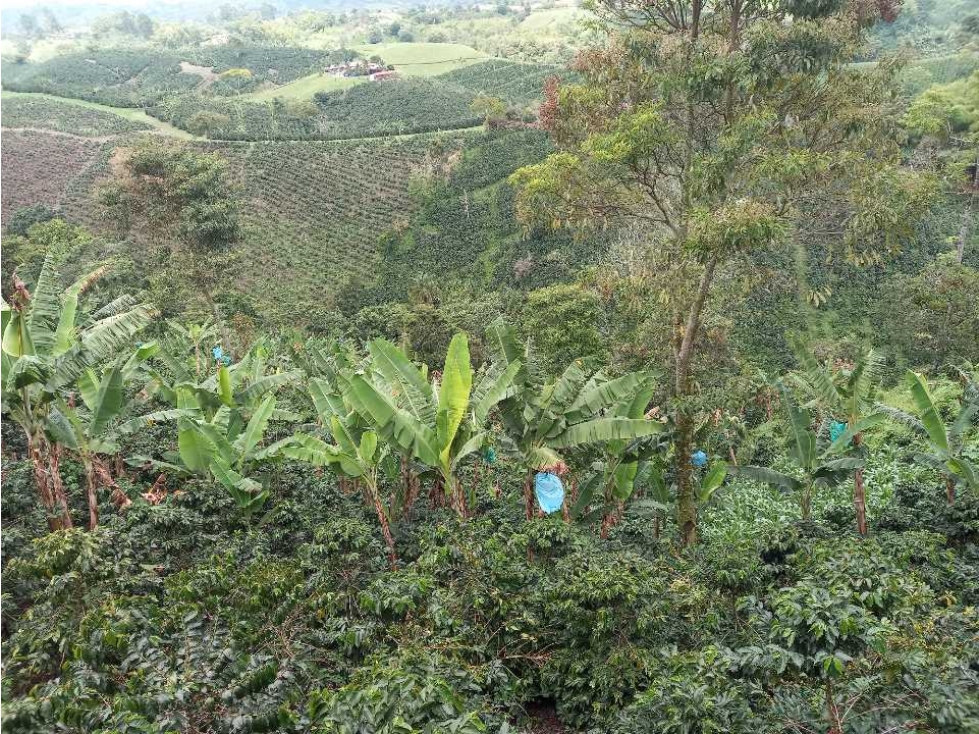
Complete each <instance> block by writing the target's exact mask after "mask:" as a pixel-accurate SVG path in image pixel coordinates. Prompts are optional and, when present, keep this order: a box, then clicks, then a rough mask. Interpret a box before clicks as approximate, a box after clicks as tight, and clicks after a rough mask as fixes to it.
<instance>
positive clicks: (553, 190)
mask: <svg viewBox="0 0 979 734" xmlns="http://www.w3.org/2000/svg"><path fill="white" fill-rule="evenodd" d="M591 7H592V9H593V10H594V11H595V13H596V15H597V17H598V21H599V25H600V26H601V27H602V28H603V29H604V31H605V33H606V37H607V43H606V44H605V45H604V46H603V47H600V48H594V49H591V50H589V51H586V52H585V53H583V54H582V55H581V56H580V58H579V61H578V67H579V71H580V72H581V75H582V77H583V79H584V83H581V84H576V85H571V86H563V87H561V86H558V85H556V84H550V85H548V94H547V95H546V97H545V102H544V104H543V105H542V107H541V110H540V117H541V122H542V124H543V125H544V126H545V127H546V128H547V129H548V130H549V131H550V133H551V135H552V138H553V139H554V142H555V144H556V146H557V148H558V150H557V151H556V152H555V153H553V154H552V155H550V156H549V157H548V158H547V159H545V160H544V161H543V162H541V163H539V164H537V165H533V166H529V167H526V168H523V169H520V170H519V171H517V172H516V173H515V174H514V175H513V176H512V178H511V181H512V183H513V184H514V185H515V186H516V188H517V191H518V196H517V204H516V206H517V213H518V216H519V217H520V218H521V219H522V220H523V222H524V223H525V225H526V226H527V227H528V228H534V227H568V226H575V227H596V226H609V225H618V224H625V223H631V224H633V225H639V226H641V227H642V228H643V231H644V232H645V233H646V234H647V238H648V242H649V246H650V247H652V248H658V249H661V250H663V251H664V252H665V253H667V255H668V257H666V258H664V259H665V261H667V262H669V263H672V267H675V269H676V272H677V275H678V277H677V278H676V279H674V282H673V283H672V284H671V286H670V287H671V288H673V291H674V292H673V293H672V294H671V298H670V299H669V302H670V303H671V304H672V305H671V310H672V311H673V313H672V315H671V318H670V321H671V323H672V324H673V339H672V341H673V359H672V369H673V379H672V385H671V390H672V393H673V398H674V408H675V411H676V426H677V440H676V447H675V448H676V451H675V456H676V478H677V519H678V522H679V525H680V528H681V530H682V533H683V539H684V541H685V542H686V543H688V544H690V543H694V542H696V540H697V504H696V489H695V484H696V483H695V481H694V478H693V476H692V467H691V465H690V461H689V457H690V454H691V450H692V448H693V445H692V443H693V432H694V426H695V422H696V414H697V412H698V411H699V410H700V409H701V408H700V406H698V404H697V400H696V385H695V383H694V381H693V380H692V379H691V374H692V369H693V366H694V360H695V356H696V353H697V347H698V338H699V337H700V331H701V329H700V327H701V320H702V316H703V314H704V311H705V308H706V307H707V305H708V303H709V300H710V298H711V294H712V291H713V290H714V286H715V281H716V280H717V279H718V277H719V275H720V274H721V273H724V275H725V277H736V276H737V275H738V266H739V264H740V263H741V262H743V261H744V259H745V257H746V255H748V254H749V253H752V252H755V251H758V250H762V249H764V248H770V247H774V246H777V245H781V244H784V243H787V242H791V243H792V244H793V245H794V246H804V245H805V244H807V243H808V242H811V241H813V240H814V239H818V240H820V241H823V242H828V243H830V244H832V245H834V246H835V248H836V250H837V251H839V252H841V253H842V254H843V255H845V256H846V257H847V258H849V259H850V260H852V261H854V262H855V263H866V262H871V261H874V260H876V259H879V258H882V257H883V256H884V255H886V254H887V253H888V252H890V251H892V250H895V249H897V248H898V247H899V246H900V244H901V242H902V240H903V238H905V237H908V236H910V235H911V234H912V233H913V229H914V224H915V222H916V221H917V220H918V219H919V218H920V216H921V215H922V214H923V213H924V211H925V210H927V208H928V207H929V205H930V201H931V194H932V191H933V188H934V187H933V185H932V182H931V180H930V179H928V178H925V177H919V176H916V175H913V174H912V173H910V172H908V171H904V170H902V169H901V168H900V165H899V164H900V156H901V151H900V149H899V145H898V136H897V135H896V133H895V130H896V119H897V112H898V109H897V108H898V105H897V104H896V100H895V94H894V91H893V84H892V83H891V82H892V79H893V73H894V67H893V65H891V64H887V63H883V64H880V65H877V66H876V67H875V68H874V69H873V70H870V71H867V70H863V69H858V68H856V67H854V66H852V65H851V64H850V63H849V62H851V61H852V60H853V58H854V55H855V53H856V52H857V50H858V48H859V44H860V41H861V36H862V33H863V31H864V29H865V28H866V27H867V26H868V25H869V24H871V23H872V22H874V21H876V20H877V19H878V18H880V17H884V16H886V18H889V17H890V16H892V15H893V8H892V7H891V5H890V4H888V3H886V2H884V0H880V2H874V1H873V0H855V1H854V2H846V1H844V0H827V1H826V2H812V1H811V0H785V1H784V2H768V1H762V0H594V2H592V3H591ZM886 18H885V19H886Z"/></svg>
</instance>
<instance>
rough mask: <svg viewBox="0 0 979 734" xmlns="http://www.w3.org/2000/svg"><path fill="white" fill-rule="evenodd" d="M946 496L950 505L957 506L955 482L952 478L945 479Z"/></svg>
mask: <svg viewBox="0 0 979 734" xmlns="http://www.w3.org/2000/svg"><path fill="white" fill-rule="evenodd" d="M945 496H946V498H947V499H948V503H949V504H950V505H954V504H955V480H954V479H952V477H945Z"/></svg>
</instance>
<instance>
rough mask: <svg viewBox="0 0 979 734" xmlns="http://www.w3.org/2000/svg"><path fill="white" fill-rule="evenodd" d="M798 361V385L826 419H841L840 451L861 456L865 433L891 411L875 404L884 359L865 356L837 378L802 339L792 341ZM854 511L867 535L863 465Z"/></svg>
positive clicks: (858, 469) (855, 478) (856, 472)
mask: <svg viewBox="0 0 979 734" xmlns="http://www.w3.org/2000/svg"><path fill="white" fill-rule="evenodd" d="M790 344H791V345H792V349H793V351H794V352H795V355H796V358H797V359H798V360H799V362H800V364H801V365H802V370H801V372H800V373H797V374H796V375H794V379H795V381H796V383H797V384H798V385H799V386H800V387H802V388H803V390H805V391H806V392H808V393H809V394H810V395H812V398H813V405H814V406H815V407H817V408H818V409H819V410H820V411H821V412H822V413H823V414H824V415H826V416H834V417H836V416H841V417H843V418H844V419H845V421H846V428H845V430H844V431H843V432H842V434H841V435H840V436H839V437H838V438H836V439H835V440H834V443H837V444H838V445H837V450H839V449H842V448H843V447H846V446H852V450H853V451H854V452H861V451H862V450H863V449H862V448H861V447H862V446H863V445H864V440H863V439H864V433H865V432H866V431H868V430H870V429H871V428H874V427H875V426H877V425H879V424H880V423H882V422H883V421H884V420H886V419H887V417H888V414H887V411H886V410H884V409H883V408H882V407H881V406H880V405H879V404H878V403H877V402H876V401H875V400H874V397H875V393H876V391H877V388H878V385H879V383H880V369H881V365H882V359H881V357H880V355H879V354H877V353H876V352H875V351H874V350H873V349H870V350H868V351H866V352H864V353H863V354H862V355H860V357H859V358H858V359H857V361H856V363H855V364H854V365H853V368H852V369H850V370H847V371H842V370H841V371H839V372H837V373H836V374H834V373H833V372H831V371H830V370H829V369H828V368H827V367H825V366H824V365H822V364H820V363H819V362H818V361H817V360H816V358H815V357H814V356H813V354H812V350H811V349H810V348H809V347H808V346H807V345H806V344H805V343H804V342H802V341H801V340H799V339H790ZM853 507H854V510H855V512H856V517H857V530H858V532H859V533H860V534H861V535H866V534H867V493H866V487H865V486H864V480H863V463H860V465H859V466H857V467H856V468H855V469H854V472H853Z"/></svg>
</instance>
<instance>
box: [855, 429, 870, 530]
mask: <svg viewBox="0 0 979 734" xmlns="http://www.w3.org/2000/svg"><path fill="white" fill-rule="evenodd" d="M862 443H863V435H862V434H859V433H858V434H856V435H855V436H854V437H853V445H854V447H859V446H860V445H861V444H862ZM853 509H854V511H855V512H856V515H857V532H858V533H860V535H866V534H867V492H866V488H865V487H864V483H863V469H862V468H861V469H857V470H856V471H855V472H854V473H853Z"/></svg>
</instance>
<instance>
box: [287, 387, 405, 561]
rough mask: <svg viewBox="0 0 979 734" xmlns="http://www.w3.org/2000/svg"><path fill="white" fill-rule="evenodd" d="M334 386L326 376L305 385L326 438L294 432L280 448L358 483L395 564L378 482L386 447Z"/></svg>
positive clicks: (385, 455) (298, 458) (387, 520)
mask: <svg viewBox="0 0 979 734" xmlns="http://www.w3.org/2000/svg"><path fill="white" fill-rule="evenodd" d="M337 388H338V384H337V382H335V381H331V380H329V379H326V378H313V379H312V380H310V384H309V393H310V397H311V398H312V400H313V404H314V406H315V407H316V412H317V413H318V415H319V418H320V421H321V423H322V424H323V425H324V427H328V433H327V435H326V438H327V439H329V440H324V438H320V437H318V436H313V435H311V434H308V433H297V434H295V435H294V436H292V438H291V439H288V440H287V441H285V442H283V444H282V447H281V449H280V451H281V453H282V454H283V455H284V456H287V457H289V458H291V459H295V460H297V461H303V462H306V463H308V464H311V465H313V466H328V467H330V468H331V469H333V470H334V471H336V472H337V473H338V474H340V475H341V476H344V477H348V478H351V479H356V480H358V481H360V482H362V483H363V485H364V486H365V487H366V492H367V496H368V499H369V502H370V504H371V505H372V507H373V509H374V512H375V513H376V514H377V521H378V523H379V524H380V526H381V533H382V534H383V536H384V542H385V543H386V544H387V547H388V555H389V556H390V560H391V565H392V566H397V562H398V560H397V551H396V548H395V544H394V535H393V534H392V532H391V523H390V520H389V517H388V512H387V510H385V508H384V504H383V502H382V501H381V493H380V486H379V481H378V479H379V472H380V470H381V466H382V464H383V463H384V461H385V460H386V459H387V458H388V456H389V453H388V451H389V448H388V446H387V445H386V444H384V443H379V442H378V435H377V433H376V432H375V431H374V430H372V429H370V428H369V427H368V426H367V425H366V424H365V423H364V421H363V420H362V419H361V417H360V416H359V415H358V413H357V412H356V411H355V410H353V409H352V408H351V407H350V406H349V404H347V403H345V402H344V399H343V395H341V394H340V392H339V390H338V389H337Z"/></svg>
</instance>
